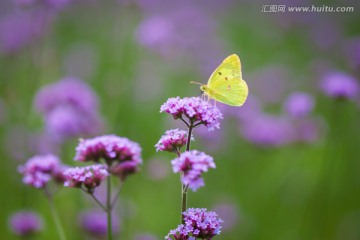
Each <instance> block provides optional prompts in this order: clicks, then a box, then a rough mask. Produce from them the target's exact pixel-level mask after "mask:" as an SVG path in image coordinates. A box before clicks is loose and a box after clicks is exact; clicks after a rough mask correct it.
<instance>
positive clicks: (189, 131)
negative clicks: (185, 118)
mask: <svg viewBox="0 0 360 240" xmlns="http://www.w3.org/2000/svg"><path fill="white" fill-rule="evenodd" d="M193 128H194V125H193V123H190V125H189V130H188V136H187V142H186V151H189V150H190V142H191V133H192V130H193Z"/></svg>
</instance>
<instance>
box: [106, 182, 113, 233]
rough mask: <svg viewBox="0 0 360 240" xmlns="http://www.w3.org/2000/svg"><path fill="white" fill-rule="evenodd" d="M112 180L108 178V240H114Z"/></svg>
mask: <svg viewBox="0 0 360 240" xmlns="http://www.w3.org/2000/svg"><path fill="white" fill-rule="evenodd" d="M111 210H112V208H111V178H110V176H109V177H107V195H106V214H107V233H108V240H112V239H113V237H112V221H111Z"/></svg>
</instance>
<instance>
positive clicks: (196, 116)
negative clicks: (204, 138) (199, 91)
mask: <svg viewBox="0 0 360 240" xmlns="http://www.w3.org/2000/svg"><path fill="white" fill-rule="evenodd" d="M160 112H167V113H169V114H171V115H172V116H173V117H174V119H178V118H182V119H184V118H187V119H188V120H189V122H188V123H190V124H193V125H198V124H204V125H205V126H206V127H207V128H208V130H209V131H212V130H214V129H215V128H220V120H221V119H222V118H223V116H222V114H221V112H220V111H219V109H218V108H216V107H214V106H213V105H211V103H210V102H209V101H205V100H202V99H201V98H198V97H191V98H187V97H186V98H182V99H181V98H180V97H176V98H169V99H168V100H167V101H166V102H165V103H164V104H163V105H162V106H161V107H160ZM184 120H185V119H184Z"/></svg>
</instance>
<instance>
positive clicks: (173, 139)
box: [155, 129, 194, 152]
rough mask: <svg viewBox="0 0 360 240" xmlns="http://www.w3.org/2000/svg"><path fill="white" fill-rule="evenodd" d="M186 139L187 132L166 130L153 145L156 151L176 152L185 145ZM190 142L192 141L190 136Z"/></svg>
mask: <svg viewBox="0 0 360 240" xmlns="http://www.w3.org/2000/svg"><path fill="white" fill-rule="evenodd" d="M187 137H188V132H187V131H184V130H179V129H171V130H168V131H166V132H165V134H164V135H163V136H162V137H161V138H160V140H159V142H158V143H157V144H156V145H155V147H156V151H167V152H178V151H180V149H181V148H182V147H183V146H184V145H185V144H186V143H187ZM191 140H194V138H193V137H192V136H191Z"/></svg>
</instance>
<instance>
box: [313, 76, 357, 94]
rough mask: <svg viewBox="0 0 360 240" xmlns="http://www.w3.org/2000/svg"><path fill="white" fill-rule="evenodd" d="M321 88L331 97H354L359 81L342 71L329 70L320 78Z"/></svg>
mask: <svg viewBox="0 0 360 240" xmlns="http://www.w3.org/2000/svg"><path fill="white" fill-rule="evenodd" d="M320 87H321V89H322V90H323V92H324V93H325V94H326V95H328V96H329V97H332V98H347V99H351V98H354V97H355V95H357V94H358V93H359V83H358V81H357V79H355V78H354V77H352V76H350V75H348V74H346V73H342V72H331V73H328V74H327V75H325V76H324V78H323V79H322V82H321V85H320Z"/></svg>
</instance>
